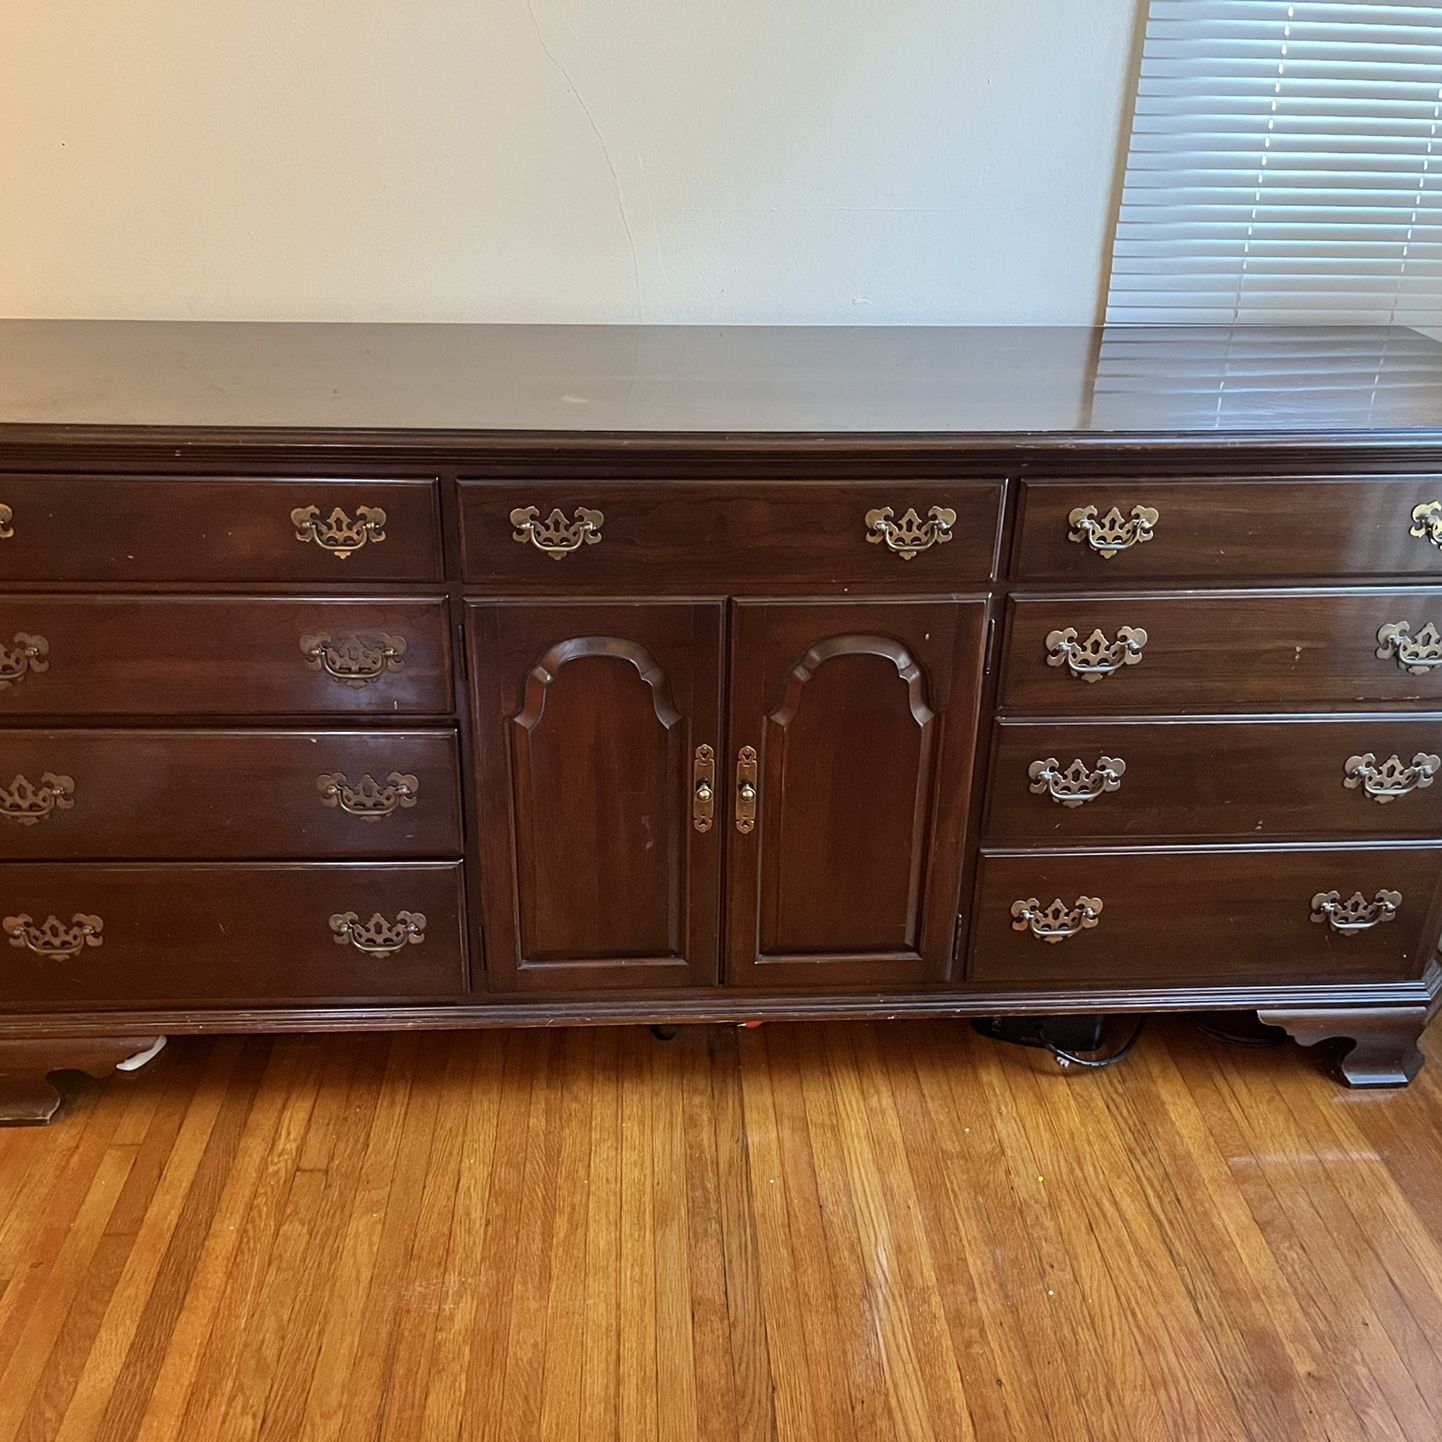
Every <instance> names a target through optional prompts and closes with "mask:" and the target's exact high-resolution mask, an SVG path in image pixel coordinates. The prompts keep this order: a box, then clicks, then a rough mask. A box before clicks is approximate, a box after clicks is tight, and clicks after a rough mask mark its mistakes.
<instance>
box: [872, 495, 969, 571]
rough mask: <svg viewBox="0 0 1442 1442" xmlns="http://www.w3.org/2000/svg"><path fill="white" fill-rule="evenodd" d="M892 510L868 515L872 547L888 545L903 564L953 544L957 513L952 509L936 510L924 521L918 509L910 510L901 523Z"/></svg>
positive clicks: (877, 511)
mask: <svg viewBox="0 0 1442 1442" xmlns="http://www.w3.org/2000/svg"><path fill="white" fill-rule="evenodd" d="M893 514H894V513H893V511H892V509H891V507H890V506H882V507H880V508H879V509H878V510H874V511H868V512H867V513H866V539H867V540H868V541H870V542H871V544H872V545H878V544H884V545H885V546H886V549H887V550H888V551H895V552H896V554H897V555H898V556H900V557H901V559H902V560H903V561H910V560H912V559H913V558H914V557H915V556H916V555H917V554H918V553H919V552H921V551H929V550H930V549H931V548H932V547H933V546H944V545H946V543H947V542H948V541H949V540H951V528H952V527H953V526H954V525H955V524H956V512H955V511H953V510H952V509H951V507H950V506H933V507H932V508H931V509H930V510H929V511H928V512H927V513H926V516H927V519H926V520H924V521H923V520H922V519H921V517H920V516H918V515H917V514H916V508H915V507H914V506H908V507H907V509H906V510H905V511H904V512H903V513H902V516H901V519H900V520H899V521H894V520H892V515H893Z"/></svg>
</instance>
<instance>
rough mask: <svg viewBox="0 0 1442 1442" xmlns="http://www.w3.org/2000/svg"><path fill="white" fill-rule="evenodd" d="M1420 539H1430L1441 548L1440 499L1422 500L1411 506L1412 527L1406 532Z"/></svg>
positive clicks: (1441, 507)
mask: <svg viewBox="0 0 1442 1442" xmlns="http://www.w3.org/2000/svg"><path fill="white" fill-rule="evenodd" d="M1407 534H1408V535H1409V536H1416V537H1418V539H1421V540H1428V541H1431V542H1432V544H1433V545H1434V546H1436V547H1437V548H1438V549H1439V550H1442V501H1424V502H1423V503H1422V504H1421V505H1420V506H1414V507H1413V508H1412V527H1411V529H1410V530H1409V531H1408V532H1407Z"/></svg>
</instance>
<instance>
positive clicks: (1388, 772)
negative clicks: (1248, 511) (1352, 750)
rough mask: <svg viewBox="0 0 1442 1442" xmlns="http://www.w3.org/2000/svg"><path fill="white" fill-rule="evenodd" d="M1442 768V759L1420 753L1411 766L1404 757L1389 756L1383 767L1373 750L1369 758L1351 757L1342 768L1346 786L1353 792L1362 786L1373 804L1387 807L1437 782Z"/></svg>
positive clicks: (1366, 756) (1368, 755)
mask: <svg viewBox="0 0 1442 1442" xmlns="http://www.w3.org/2000/svg"><path fill="white" fill-rule="evenodd" d="M1439 769H1442V756H1430V755H1428V754H1427V753H1426V752H1423V751H1419V752H1418V753H1417V754H1416V755H1415V756H1414V757H1413V758H1412V763H1411V765H1409V766H1404V765H1403V764H1402V758H1401V757H1400V756H1389V757H1388V758H1387V759H1386V760H1385V761H1384V762H1383V763H1382V764H1381V765H1380V766H1379V765H1378V764H1377V758H1376V757H1375V756H1374V755H1373V754H1372V753H1371V752H1370V751H1369V752H1367V754H1366V755H1365V756H1349V757H1348V758H1347V760H1346V762H1345V763H1344V764H1343V766H1342V785H1343V786H1345V787H1346V788H1347V789H1348V790H1349V791H1355V790H1356V789H1357V788H1358V787H1359V786H1360V787H1361V788H1362V790H1363V791H1364V792H1365V793H1366V794H1367V795H1368V796H1370V797H1371V798H1372V800H1373V801H1376V802H1380V803H1381V804H1383V805H1385V804H1386V803H1387V802H1389V801H1395V800H1396V799H1397V798H1398V797H1399V796H1406V795H1407V794H1408V793H1409V792H1412V791H1421V790H1424V789H1425V788H1426V787H1428V786H1430V785H1431V784H1432V783H1433V782H1434V781H1435V780H1436V779H1437V772H1438V770H1439Z"/></svg>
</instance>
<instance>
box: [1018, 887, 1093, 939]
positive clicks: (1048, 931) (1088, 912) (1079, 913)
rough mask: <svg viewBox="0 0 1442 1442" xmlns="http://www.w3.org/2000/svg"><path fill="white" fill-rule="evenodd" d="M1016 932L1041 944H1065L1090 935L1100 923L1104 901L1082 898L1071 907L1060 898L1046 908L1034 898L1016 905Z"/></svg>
mask: <svg viewBox="0 0 1442 1442" xmlns="http://www.w3.org/2000/svg"><path fill="white" fill-rule="evenodd" d="M1011 914H1012V917H1013V918H1014V919H1013V921H1012V923H1011V929H1012V930H1013V931H1030V932H1031V934H1032V935H1033V936H1034V937H1036V938H1037V939H1038V940H1039V941H1065V940H1066V939H1067V937H1069V936H1076V935H1077V934H1078V933H1079V932H1083V931H1087V930H1089V929H1090V928H1091V927H1093V926H1095V925H1096V924H1097V922H1098V921H1100V920H1101V914H1102V899H1101V897H1099V896H1079V897H1077V899H1076V905H1075V906H1068V905H1067V904H1066V902H1064V901H1063V900H1061V898H1060V897H1058V898H1057V900H1055V901H1053V902H1052V904H1051V905H1050V906H1048V907H1043V906H1042V905H1041V904H1040V903H1039V902H1038V901H1037V899H1036V897H1034V896H1029V897H1027V899H1026V900H1025V901H1013V902H1012V904H1011Z"/></svg>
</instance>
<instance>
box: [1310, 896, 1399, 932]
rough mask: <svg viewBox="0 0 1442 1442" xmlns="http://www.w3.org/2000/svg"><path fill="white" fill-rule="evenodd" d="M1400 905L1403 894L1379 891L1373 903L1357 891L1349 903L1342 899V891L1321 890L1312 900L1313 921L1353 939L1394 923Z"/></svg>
mask: <svg viewBox="0 0 1442 1442" xmlns="http://www.w3.org/2000/svg"><path fill="white" fill-rule="evenodd" d="M1401 906H1402V893H1401V892H1400V891H1379V892H1377V894H1376V895H1375V896H1373V898H1372V899H1371V900H1370V901H1368V900H1367V898H1366V897H1365V896H1363V895H1362V893H1361V892H1360V891H1354V892H1353V893H1352V894H1351V896H1349V897H1348V898H1347V899H1346V901H1343V900H1342V893H1341V892H1340V891H1319V892H1318V893H1317V894H1316V895H1315V896H1314V897H1313V898H1312V920H1313V921H1315V922H1319V923H1320V922H1323V921H1325V922H1326V923H1327V925H1328V926H1330V927H1331V928H1332V930H1333V931H1337V932H1340V933H1341V934H1342V935H1343V936H1353V935H1355V934H1356V933H1357V932H1359V931H1370V930H1371V929H1372V928H1373V927H1374V926H1380V925H1382V923H1383V922H1386V921H1395V920H1396V919H1397V912H1398V911H1399V910H1400V908H1401Z"/></svg>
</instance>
